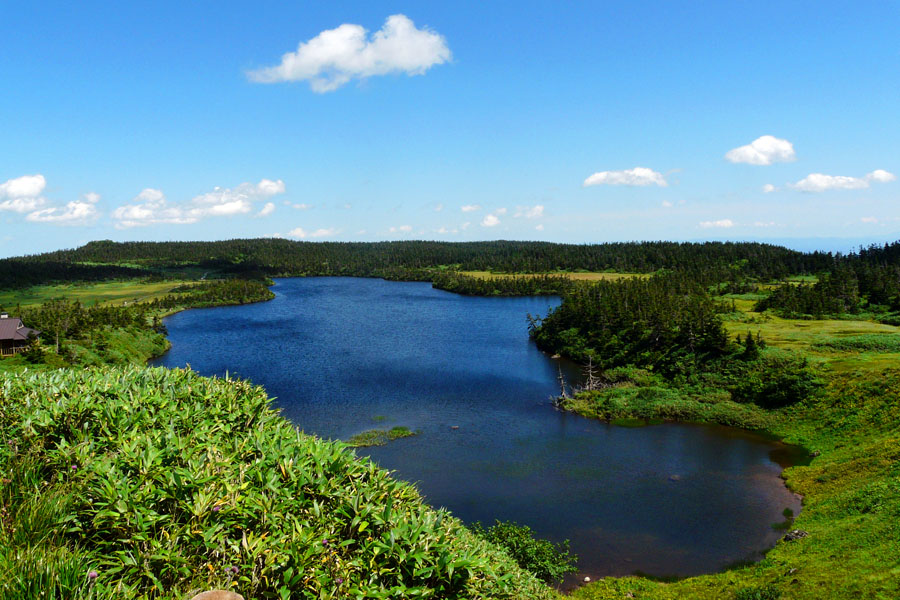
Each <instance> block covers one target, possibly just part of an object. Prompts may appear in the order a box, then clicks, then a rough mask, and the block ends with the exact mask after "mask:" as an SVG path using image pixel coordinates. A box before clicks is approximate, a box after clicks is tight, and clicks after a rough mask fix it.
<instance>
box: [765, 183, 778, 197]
mask: <svg viewBox="0 0 900 600" xmlns="http://www.w3.org/2000/svg"><path fill="white" fill-rule="evenodd" d="M776 190H778V188H777V187H775V186H774V185H772V184H771V183H767V184H766V185H764V186H762V191H763V194H771V193H772V192H774V191H776Z"/></svg>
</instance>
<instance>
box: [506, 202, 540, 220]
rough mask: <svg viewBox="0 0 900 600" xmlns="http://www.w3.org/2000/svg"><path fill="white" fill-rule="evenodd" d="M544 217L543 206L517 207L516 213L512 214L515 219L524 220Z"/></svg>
mask: <svg viewBox="0 0 900 600" xmlns="http://www.w3.org/2000/svg"><path fill="white" fill-rule="evenodd" d="M543 216H544V205H543V204H536V205H534V206H517V207H516V212H515V213H514V214H513V217H515V218H524V219H540V218H541V217H543Z"/></svg>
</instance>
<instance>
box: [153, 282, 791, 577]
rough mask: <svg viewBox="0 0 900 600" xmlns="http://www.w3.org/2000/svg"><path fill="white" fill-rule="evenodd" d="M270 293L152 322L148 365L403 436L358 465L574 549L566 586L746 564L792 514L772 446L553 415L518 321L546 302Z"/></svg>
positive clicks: (309, 418)
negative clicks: (154, 346) (155, 340)
mask: <svg viewBox="0 0 900 600" xmlns="http://www.w3.org/2000/svg"><path fill="white" fill-rule="evenodd" d="M273 291H274V292H275V293H276V295H277V296H276V298H275V299H274V300H272V301H270V302H264V303H259V304H252V305H245V306H234V307H220V308H211V309H200V310H190V311H186V312H182V313H178V314H176V315H173V316H171V317H169V318H167V319H166V325H167V326H168V328H169V338H170V340H171V342H172V349H171V351H170V352H168V353H167V354H166V355H165V356H163V357H161V358H159V359H157V360H155V361H153V362H154V364H157V365H164V366H168V367H183V366H185V365H187V364H189V365H190V366H191V368H193V369H195V370H196V371H198V372H200V373H202V374H204V375H224V374H225V373H226V372H228V373H230V374H232V375H238V376H241V377H244V378H247V379H250V380H252V381H253V382H255V383H258V384H261V385H263V386H265V388H266V389H267V391H268V392H269V395H270V396H273V397H275V398H276V399H275V404H276V406H278V407H279V408H281V409H282V412H283V414H284V415H285V416H286V417H287V418H289V419H291V420H292V421H293V422H294V423H296V424H297V426H298V427H299V428H300V429H303V430H304V431H306V432H308V433H313V434H316V435H318V436H321V437H326V438H340V439H347V438H349V437H350V436H352V435H354V434H356V433H360V432H362V431H365V430H368V429H373V428H389V427H392V426H395V425H403V426H406V427H409V428H410V429H412V430H417V431H419V432H420V434H419V435H417V436H415V437H412V438H407V439H401V440H397V441H394V442H391V443H389V444H388V445H386V446H381V447H372V448H361V449H359V450H358V454H361V455H369V456H371V457H372V458H373V459H374V460H375V461H377V462H378V463H379V464H380V465H382V466H383V467H386V468H388V469H391V470H393V471H395V474H396V476H397V477H399V478H402V479H406V480H408V481H413V482H415V483H416V484H417V486H418V488H419V490H420V491H421V492H422V493H423V495H424V496H425V498H426V499H427V501H428V502H429V503H431V504H432V505H434V506H442V507H446V508H448V509H449V510H450V511H451V512H452V513H453V514H454V515H456V516H458V517H460V518H461V519H463V520H464V521H467V522H471V521H475V520H479V521H482V522H485V523H488V524H489V523H493V520H494V519H501V520H514V521H517V522H519V523H521V524H527V525H529V526H531V527H532V529H534V530H535V531H536V532H537V533H538V534H539V535H541V536H543V537H548V538H550V539H554V540H562V539H569V540H571V546H572V550H573V551H574V552H575V553H576V554H578V556H579V558H580V560H579V567H580V569H581V573H580V576H584V575H590V576H591V577H599V576H603V575H621V574H627V573H633V572H636V571H641V572H644V573H649V574H653V575H660V576H662V575H691V574H698V573H705V572H712V571H716V570H720V569H722V568H723V567H725V566H727V565H729V564H731V563H734V562H737V561H741V560H747V559H757V558H759V557H760V556H761V552H763V551H765V550H766V549H767V548H770V547H771V546H772V545H774V543H775V541H776V540H777V539H778V537H779V536H780V532H779V531H777V530H775V529H773V527H772V524H774V523H777V522H780V521H783V520H784V518H783V517H782V511H783V510H784V509H785V508H791V509H792V510H793V511H794V512H795V513H796V512H799V509H800V504H799V500H798V498H797V497H796V496H795V495H794V494H792V493H790V492H789V491H788V490H787V489H786V488H785V487H784V484H783V482H782V480H781V479H780V473H781V469H782V467H781V466H780V465H779V462H782V461H780V459H779V456H782V455H784V454H785V452H786V449H785V447H784V446H783V445H781V444H777V443H773V442H771V441H767V440H765V439H762V438H760V437H758V436H755V435H752V434H750V433H747V432H742V431H738V430H733V429H728V428H724V427H707V426H698V425H684V424H664V425H657V426H651V427H642V428H623V427H615V426H611V425H608V424H605V423H602V422H599V421H594V420H589V419H585V418H582V417H579V416H576V415H572V414H567V413H563V412H560V411H557V410H555V409H554V408H553V406H552V404H551V403H550V400H549V398H550V396H551V395H552V394H554V393H556V392H557V389H558V388H557V383H556V378H557V364H558V361H557V360H554V359H552V358H550V357H549V356H547V355H545V354H543V353H542V352H540V351H539V350H538V349H537V348H536V347H535V346H534V344H533V343H531V342H530V340H529V338H528V331H527V320H526V315H527V314H528V313H531V314H535V315H543V314H545V313H546V312H547V310H548V309H549V308H551V307H553V306H555V305H556V304H558V302H559V300H558V299H555V298H479V297H466V296H458V295H455V294H451V293H448V292H443V291H440V290H435V289H432V288H431V286H430V284H427V283H403V282H389V281H383V280H380V279H355V278H296V279H279V280H278V281H277V282H276V285H275V287H273ZM568 370H571V367H568ZM570 376H574V373H571V372H570Z"/></svg>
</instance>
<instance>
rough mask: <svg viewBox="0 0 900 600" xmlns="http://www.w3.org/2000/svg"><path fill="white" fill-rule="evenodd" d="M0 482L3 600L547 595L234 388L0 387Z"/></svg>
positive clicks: (189, 378)
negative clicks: (204, 594) (40, 593)
mask: <svg viewBox="0 0 900 600" xmlns="http://www.w3.org/2000/svg"><path fill="white" fill-rule="evenodd" d="M0 471H2V472H3V473H4V474H7V475H5V478H4V479H3V485H2V491H0V502H2V510H3V511H4V512H3V517H4V518H3V527H0V567H2V570H3V573H4V576H3V578H2V581H0V599H6V598H10V599H11V598H24V597H31V596H32V595H33V592H34V591H36V590H39V589H41V590H44V589H49V590H51V593H50V595H49V596H48V597H51V598H107V597H116V598H126V599H130V598H184V597H187V596H188V594H189V593H191V592H193V591H197V590H201V589H210V588H226V589H233V590H236V591H239V592H240V593H242V594H244V596H245V597H248V598H254V599H265V598H279V599H284V598H339V597H340V598H345V597H350V598H353V597H358V598H362V597H365V598H457V597H460V598H549V597H552V596H553V595H554V592H552V591H551V590H549V589H548V588H546V587H544V586H543V585H541V584H540V582H539V581H537V580H536V579H535V578H534V577H533V576H532V575H531V574H529V573H527V572H526V571H524V570H522V569H520V568H519V567H518V566H517V565H516V564H515V562H514V561H513V560H512V559H511V558H510V557H508V556H507V555H506V554H505V553H503V552H502V551H501V550H499V549H498V548H496V547H495V546H492V545H491V544H489V543H487V542H485V541H484V540H481V539H479V538H478V537H477V536H474V535H473V534H471V533H470V532H469V531H468V530H466V529H465V528H464V527H463V526H462V525H461V524H460V522H459V521H458V520H457V519H455V518H453V517H451V516H450V515H449V514H447V513H446V512H444V511H438V510H434V509H432V508H430V507H428V506H427V505H425V504H424V503H423V502H422V500H421V497H420V496H419V494H418V492H417V491H416V490H415V488H414V487H413V486H411V485H410V484H407V483H404V482H400V481H397V480H394V479H392V478H391V477H390V475H389V474H388V472H387V471H385V470H383V469H380V468H378V467H377V466H376V465H375V464H374V463H372V462H370V461H369V460H367V459H360V458H357V457H355V456H354V455H353V454H352V452H351V451H349V450H348V449H347V447H346V446H345V445H344V444H341V443H339V442H337V443H336V442H326V441H322V440H319V439H316V438H313V437H310V436H307V435H305V434H303V433H300V432H298V431H297V430H296V429H295V428H294V427H293V426H292V425H291V424H290V423H289V422H288V421H287V420H285V419H284V418H282V417H280V416H279V415H278V414H277V413H276V412H275V411H273V410H272V409H271V407H270V405H269V400H268V398H267V397H266V394H265V392H264V391H263V390H262V389H261V388H259V387H255V386H252V385H250V384H249V383H247V382H244V381H235V380H227V379H225V380H223V379H216V378H204V377H201V376H199V375H197V374H195V373H193V372H191V371H187V370H165V369H149V368H142V367H125V368H101V369H81V370H61V371H55V372H40V373H28V372H25V373H21V374H19V375H17V376H3V378H2V380H0ZM25 530H27V531H28V532H29V533H28V535H27V536H24V534H23V531H25ZM23 536H24V537H23ZM29 536H30V537H29ZM92 571H93V573H92ZM92 575H96V577H92Z"/></svg>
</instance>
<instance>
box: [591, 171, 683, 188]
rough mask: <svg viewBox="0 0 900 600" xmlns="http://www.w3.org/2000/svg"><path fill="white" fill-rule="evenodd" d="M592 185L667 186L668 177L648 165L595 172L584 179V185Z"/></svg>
mask: <svg viewBox="0 0 900 600" xmlns="http://www.w3.org/2000/svg"><path fill="white" fill-rule="evenodd" d="M590 185H631V186H647V185H658V186H659V187H666V186H667V185H669V184H668V183H666V178H665V177H663V174H662V173H658V172H656V171H654V170H653V169H648V168H647V167H635V168H633V169H626V170H624V171H600V172H598V173H594V174H593V175H591V176H590V177H588V178H587V179H585V180H584V187H588V186H590Z"/></svg>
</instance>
